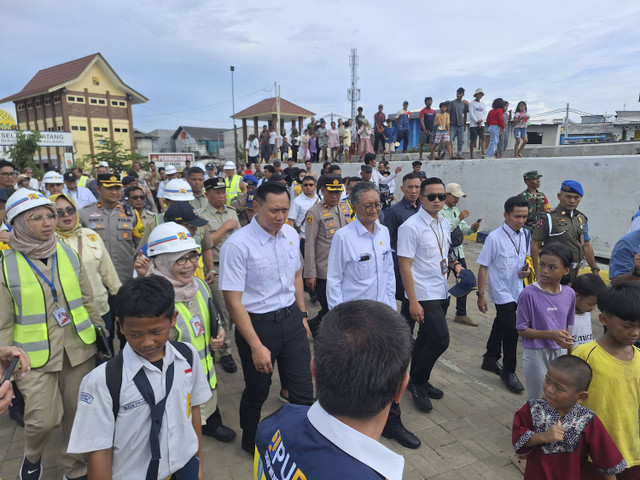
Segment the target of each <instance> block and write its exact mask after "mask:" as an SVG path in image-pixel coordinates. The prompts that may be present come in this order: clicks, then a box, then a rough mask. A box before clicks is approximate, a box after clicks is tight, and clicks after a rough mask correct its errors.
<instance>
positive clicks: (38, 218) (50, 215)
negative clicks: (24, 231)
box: [27, 213, 56, 222]
mask: <svg viewBox="0 0 640 480" xmlns="http://www.w3.org/2000/svg"><path fill="white" fill-rule="evenodd" d="M45 218H46V219H47V220H55V219H56V214H55V213H47V214H46V215H42V214H40V213H39V214H38V215H31V216H30V217H27V220H30V221H32V222H41V221H42V220H44V219H45Z"/></svg>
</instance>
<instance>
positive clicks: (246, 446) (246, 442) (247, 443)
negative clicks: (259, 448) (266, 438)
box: [241, 435, 256, 457]
mask: <svg viewBox="0 0 640 480" xmlns="http://www.w3.org/2000/svg"><path fill="white" fill-rule="evenodd" d="M241 446H242V449H243V450H244V451H245V452H247V453H249V454H251V456H252V457H253V455H254V454H255V452H256V443H255V440H253V441H252V440H251V439H249V438H247V437H246V436H245V435H242V444H241Z"/></svg>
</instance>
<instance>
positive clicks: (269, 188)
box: [255, 182, 289, 204]
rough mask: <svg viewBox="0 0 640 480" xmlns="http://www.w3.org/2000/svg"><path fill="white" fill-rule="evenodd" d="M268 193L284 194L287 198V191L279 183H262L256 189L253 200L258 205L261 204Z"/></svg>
mask: <svg viewBox="0 0 640 480" xmlns="http://www.w3.org/2000/svg"><path fill="white" fill-rule="evenodd" d="M270 193H273V194H274V195H282V194H283V193H286V194H287V197H289V189H288V188H287V187H286V186H285V185H283V184H281V183H280V182H263V183H262V185H260V186H259V187H258V188H256V194H255V199H256V201H257V202H258V203H260V204H263V203H264V202H265V201H266V200H267V195H268V194H270Z"/></svg>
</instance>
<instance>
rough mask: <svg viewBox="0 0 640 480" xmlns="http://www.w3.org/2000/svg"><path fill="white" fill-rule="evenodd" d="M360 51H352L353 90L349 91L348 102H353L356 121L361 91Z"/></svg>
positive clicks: (350, 59) (352, 106)
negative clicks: (359, 78)
mask: <svg viewBox="0 0 640 480" xmlns="http://www.w3.org/2000/svg"><path fill="white" fill-rule="evenodd" d="M358 64H359V57H358V49H357V48H352V49H351V56H350V57H349V66H350V67H351V88H349V89H347V100H349V101H350V102H351V119H352V120H354V121H355V118H356V110H357V108H358V100H360V89H359V88H358Z"/></svg>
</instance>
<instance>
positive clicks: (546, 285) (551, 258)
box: [516, 242, 576, 400]
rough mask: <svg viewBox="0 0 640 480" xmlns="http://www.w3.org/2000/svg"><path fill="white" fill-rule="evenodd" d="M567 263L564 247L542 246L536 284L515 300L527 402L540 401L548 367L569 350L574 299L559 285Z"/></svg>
mask: <svg viewBox="0 0 640 480" xmlns="http://www.w3.org/2000/svg"><path fill="white" fill-rule="evenodd" d="M571 261H572V254H571V250H570V249H569V247H568V246H567V245H565V244H564V243H560V242H553V243H550V244H548V245H545V246H544V247H543V248H542V249H541V250H540V262H539V263H538V270H537V271H536V277H537V279H538V281H537V282H535V283H532V284H531V285H529V286H527V287H526V288H525V289H524V290H522V293H521V294H520V298H519V299H518V313H517V319H516V329H517V330H518V333H519V334H520V336H521V337H522V346H523V352H522V369H523V371H524V378H525V383H526V386H527V400H534V399H536V398H540V396H541V395H542V384H543V382H544V377H545V375H546V373H547V368H548V367H549V364H550V363H551V362H552V361H553V360H554V359H555V358H557V357H559V356H560V355H563V354H564V353H566V352H565V351H564V350H563V349H571V348H572V347H573V338H572V337H571V334H570V333H569V327H570V326H572V325H573V323H574V316H575V306H576V295H575V293H574V291H573V290H572V289H571V288H570V287H568V286H566V285H564V286H563V285H561V284H560V280H562V277H563V275H566V274H567V273H569V270H570V268H571Z"/></svg>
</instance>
